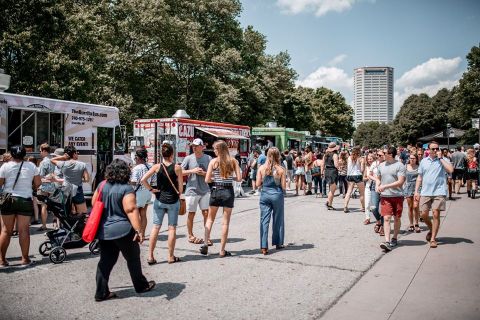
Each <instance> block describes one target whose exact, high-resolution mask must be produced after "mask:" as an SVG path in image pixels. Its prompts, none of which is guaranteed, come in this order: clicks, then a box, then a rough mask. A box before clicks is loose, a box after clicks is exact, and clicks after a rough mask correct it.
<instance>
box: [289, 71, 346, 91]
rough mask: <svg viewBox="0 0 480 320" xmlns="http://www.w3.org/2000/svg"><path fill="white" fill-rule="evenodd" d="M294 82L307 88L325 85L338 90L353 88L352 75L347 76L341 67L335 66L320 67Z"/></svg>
mask: <svg viewBox="0 0 480 320" xmlns="http://www.w3.org/2000/svg"><path fill="white" fill-rule="evenodd" d="M296 84H297V85H298V86H302V87H308V88H320V87H325V88H329V89H332V90H335V91H339V92H342V91H343V92H345V91H348V92H349V93H350V92H351V91H352V90H353V77H349V76H348V74H347V73H346V72H345V70H343V69H339V68H336V67H320V68H318V69H317V70H315V71H314V72H312V73H311V74H309V75H308V76H307V77H306V78H305V79H303V80H300V81H297V82H296Z"/></svg>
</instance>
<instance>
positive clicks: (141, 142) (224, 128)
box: [129, 110, 250, 163]
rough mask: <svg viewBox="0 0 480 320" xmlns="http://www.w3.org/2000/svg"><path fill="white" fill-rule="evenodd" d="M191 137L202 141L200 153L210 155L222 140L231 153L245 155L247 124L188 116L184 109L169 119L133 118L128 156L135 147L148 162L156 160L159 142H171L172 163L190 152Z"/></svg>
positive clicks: (248, 129) (181, 159)
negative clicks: (218, 141) (201, 151)
mask: <svg viewBox="0 0 480 320" xmlns="http://www.w3.org/2000/svg"><path fill="white" fill-rule="evenodd" d="M195 138H200V139H202V140H203V143H204V145H205V146H206V148H205V150H204V152H205V153H206V154H209V155H211V156H214V153H213V143H214V142H215V141H217V140H220V139H221V140H225V142H226V143H227V144H228V149H229V151H230V154H231V155H232V156H237V157H238V156H240V157H241V158H242V159H246V158H247V157H248V151H249V139H250V127H248V126H242V125H236V124H230V123H221V122H211V121H202V120H194V119H190V118H189V116H188V115H187V114H186V112H185V111H183V110H179V111H177V112H176V113H175V115H174V116H172V118H160V119H137V120H135V121H134V123H133V136H131V137H129V150H130V152H131V154H132V156H133V155H134V153H135V149H136V148H137V147H145V148H146V149H147V151H148V162H151V163H157V162H158V161H159V159H160V158H161V155H160V150H161V144H162V143H163V142H165V141H168V142H169V143H171V144H172V145H173V147H174V150H175V162H177V163H181V162H182V161H183V159H184V158H185V157H186V156H187V155H189V154H191V153H192V152H193V151H192V150H191V143H192V142H193V140H194V139H195Z"/></svg>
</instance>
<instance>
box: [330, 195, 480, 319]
mask: <svg viewBox="0 0 480 320" xmlns="http://www.w3.org/2000/svg"><path fill="white" fill-rule="evenodd" d="M479 227H480V200H472V199H469V198H467V197H466V196H465V195H462V199H457V200H456V201H450V202H448V207H447V211H446V213H445V215H444V216H443V217H442V224H441V227H440V232H439V237H437V238H438V240H439V246H438V248H436V249H430V247H429V246H428V245H427V244H426V241H425V235H426V233H425V232H422V233H420V234H409V235H408V238H407V239H405V238H404V239H402V237H400V244H401V245H400V246H399V247H398V248H396V249H395V250H393V251H392V252H391V253H388V254H386V255H385V256H384V257H382V258H381V259H380V260H379V261H378V262H377V263H376V264H375V265H374V266H373V267H372V268H371V269H370V270H369V271H368V272H367V273H366V274H365V275H364V276H363V277H362V278H361V279H360V280H359V281H358V283H357V284H356V285H354V286H353V288H352V289H351V290H350V291H349V292H348V293H346V294H345V295H344V296H342V297H341V298H340V299H339V301H338V302H337V303H336V304H335V305H334V306H333V307H332V308H331V309H330V310H329V311H327V312H326V313H325V314H324V316H323V317H322V320H324V319H325V320H326V319H336V320H338V319H392V320H393V319H480V232H479Z"/></svg>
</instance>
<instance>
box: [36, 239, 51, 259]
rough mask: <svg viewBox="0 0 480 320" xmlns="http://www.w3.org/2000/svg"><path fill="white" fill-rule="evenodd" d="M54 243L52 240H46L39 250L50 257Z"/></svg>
mask: <svg viewBox="0 0 480 320" xmlns="http://www.w3.org/2000/svg"><path fill="white" fill-rule="evenodd" d="M52 248H53V245H52V243H51V242H50V241H48V240H47V241H44V242H42V243H41V244H40V246H39V247H38V252H39V253H40V254H41V255H42V256H44V257H48V256H49V255H50V251H52Z"/></svg>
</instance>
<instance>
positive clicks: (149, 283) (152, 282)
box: [138, 281, 156, 293]
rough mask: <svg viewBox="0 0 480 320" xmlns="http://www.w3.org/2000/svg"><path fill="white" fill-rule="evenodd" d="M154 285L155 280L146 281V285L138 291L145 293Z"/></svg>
mask: <svg viewBox="0 0 480 320" xmlns="http://www.w3.org/2000/svg"><path fill="white" fill-rule="evenodd" d="M155 285H156V283H155V281H148V287H146V288H145V289H143V290H142V291H138V293H145V292H148V291H151V290H152V289H153V288H155Z"/></svg>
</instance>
